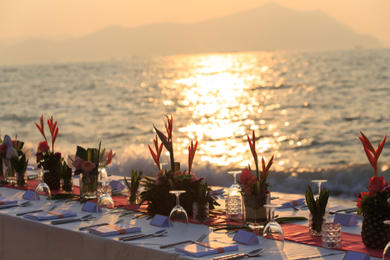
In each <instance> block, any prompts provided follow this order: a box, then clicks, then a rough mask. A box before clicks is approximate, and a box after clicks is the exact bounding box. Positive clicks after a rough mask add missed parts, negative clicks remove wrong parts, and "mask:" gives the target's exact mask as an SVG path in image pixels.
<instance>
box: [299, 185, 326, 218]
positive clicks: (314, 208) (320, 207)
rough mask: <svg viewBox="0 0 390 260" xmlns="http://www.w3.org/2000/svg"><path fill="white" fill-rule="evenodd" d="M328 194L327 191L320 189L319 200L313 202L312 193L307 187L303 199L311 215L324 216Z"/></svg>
mask: <svg viewBox="0 0 390 260" xmlns="http://www.w3.org/2000/svg"><path fill="white" fill-rule="evenodd" d="M329 193H330V191H329V190H327V189H322V190H321V193H320V196H319V198H318V199H317V200H314V195H313V191H312V189H311V187H310V185H308V188H307V190H306V192H305V197H306V204H307V207H308V208H309V210H310V212H311V214H318V215H323V214H325V210H326V205H327V204H328V199H329Z"/></svg>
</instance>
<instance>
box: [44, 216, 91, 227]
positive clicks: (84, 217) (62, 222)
mask: <svg viewBox="0 0 390 260" xmlns="http://www.w3.org/2000/svg"><path fill="white" fill-rule="evenodd" d="M92 218H95V217H92V214H87V215H85V216H82V217H81V218H70V219H61V220H54V221H52V222H51V224H52V225H58V224H65V223H70V222H76V221H87V220H90V219H92Z"/></svg>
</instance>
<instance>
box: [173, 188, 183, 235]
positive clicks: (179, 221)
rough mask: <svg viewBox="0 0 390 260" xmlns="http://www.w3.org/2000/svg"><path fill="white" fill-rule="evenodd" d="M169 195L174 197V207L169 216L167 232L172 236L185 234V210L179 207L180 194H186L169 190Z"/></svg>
mask: <svg viewBox="0 0 390 260" xmlns="http://www.w3.org/2000/svg"><path fill="white" fill-rule="evenodd" d="M169 193H171V194H175V195H176V206H175V207H173V209H172V210H171V213H170V214H169V222H170V223H169V230H170V232H171V233H173V234H178V233H182V232H186V231H187V229H188V215H187V212H186V210H185V209H184V208H183V207H182V206H180V194H183V193H186V191H185V190H171V191H169Z"/></svg>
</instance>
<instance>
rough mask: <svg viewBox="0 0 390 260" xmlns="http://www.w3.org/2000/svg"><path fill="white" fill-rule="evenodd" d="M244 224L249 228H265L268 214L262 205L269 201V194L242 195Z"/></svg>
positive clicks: (266, 192)
mask: <svg viewBox="0 0 390 260" xmlns="http://www.w3.org/2000/svg"><path fill="white" fill-rule="evenodd" d="M242 198H243V201H244V203H243V208H244V222H245V223H246V224H248V225H250V226H258V225H263V226H265V225H266V224H267V223H268V222H269V220H270V212H269V210H268V209H267V208H265V207H264V205H266V204H269V203H270V201H271V193H270V192H269V191H265V192H263V193H261V194H243V195H242Z"/></svg>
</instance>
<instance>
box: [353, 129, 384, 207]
mask: <svg viewBox="0 0 390 260" xmlns="http://www.w3.org/2000/svg"><path fill="white" fill-rule="evenodd" d="M360 133H361V135H362V136H359V139H360V141H361V142H362V144H363V148H364V151H365V153H366V155H367V158H368V160H369V162H370V164H371V166H372V168H373V169H374V174H375V176H374V177H371V178H370V183H369V186H368V192H362V193H360V194H358V202H357V205H356V206H357V208H358V210H357V212H358V214H359V215H361V214H366V213H369V212H370V211H373V210H381V211H382V210H384V211H388V210H389V209H390V205H389V203H388V202H387V201H388V199H389V198H390V187H388V185H389V183H388V182H386V181H385V179H384V178H383V176H380V177H378V159H379V156H380V154H381V153H382V150H383V147H384V146H385V142H386V137H387V136H385V138H384V139H383V140H382V142H381V143H380V144H379V145H378V148H377V149H374V147H373V146H372V144H371V142H370V141H369V140H368V138H367V137H366V136H365V135H364V134H363V133H362V132H360ZM378 205H381V206H382V207H380V208H378Z"/></svg>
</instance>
